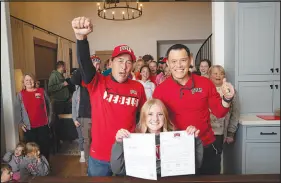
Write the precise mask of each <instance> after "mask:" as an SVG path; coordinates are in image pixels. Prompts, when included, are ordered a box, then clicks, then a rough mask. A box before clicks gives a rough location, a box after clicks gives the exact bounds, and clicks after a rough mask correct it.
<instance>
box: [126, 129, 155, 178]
mask: <svg viewBox="0 0 281 183" xmlns="http://www.w3.org/2000/svg"><path fill="white" fill-rule="evenodd" d="M123 148H124V159H125V167H126V174H127V175H128V176H132V177H137V178H143V179H150V180H157V173H156V147H155V134H149V133H145V134H142V133H133V134H130V137H129V138H124V139H123Z"/></svg>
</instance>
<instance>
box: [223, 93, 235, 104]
mask: <svg viewBox="0 0 281 183" xmlns="http://www.w3.org/2000/svg"><path fill="white" fill-rule="evenodd" d="M222 99H223V101H225V102H226V103H230V102H232V100H233V97H232V98H231V99H227V98H225V96H224V95H223V96H222Z"/></svg>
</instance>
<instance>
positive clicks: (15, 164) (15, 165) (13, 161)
mask: <svg viewBox="0 0 281 183" xmlns="http://www.w3.org/2000/svg"><path fill="white" fill-rule="evenodd" d="M22 160H23V156H15V154H14V151H9V152H7V153H6V154H5V155H4V157H3V161H4V162H5V163H8V164H9V165H10V166H11V168H12V171H13V172H18V171H19V170H20V163H21V162H22Z"/></svg>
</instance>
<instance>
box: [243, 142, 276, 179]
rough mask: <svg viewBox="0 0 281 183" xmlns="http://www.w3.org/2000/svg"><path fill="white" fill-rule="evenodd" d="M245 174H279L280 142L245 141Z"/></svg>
mask: <svg viewBox="0 0 281 183" xmlns="http://www.w3.org/2000/svg"><path fill="white" fill-rule="evenodd" d="M245 163H246V165H245V171H246V172H245V174H279V173H280V143H247V144H246V162H245Z"/></svg>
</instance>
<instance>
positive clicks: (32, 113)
mask: <svg viewBox="0 0 281 183" xmlns="http://www.w3.org/2000/svg"><path fill="white" fill-rule="evenodd" d="M21 94H22V100H23V104H24V107H25V109H26V111H27V114H28V118H29V121H30V126H31V128H38V127H41V126H44V125H47V124H48V114H47V110H46V104H45V97H44V89H43V88H38V89H36V90H35V91H31V92H29V91H26V90H22V91H21Z"/></svg>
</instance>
